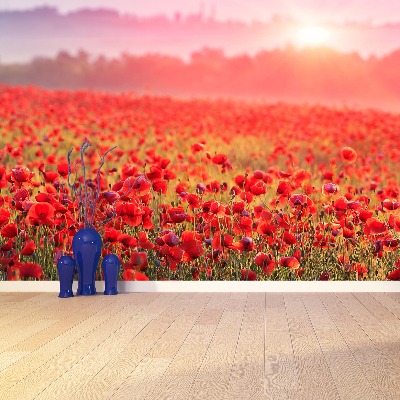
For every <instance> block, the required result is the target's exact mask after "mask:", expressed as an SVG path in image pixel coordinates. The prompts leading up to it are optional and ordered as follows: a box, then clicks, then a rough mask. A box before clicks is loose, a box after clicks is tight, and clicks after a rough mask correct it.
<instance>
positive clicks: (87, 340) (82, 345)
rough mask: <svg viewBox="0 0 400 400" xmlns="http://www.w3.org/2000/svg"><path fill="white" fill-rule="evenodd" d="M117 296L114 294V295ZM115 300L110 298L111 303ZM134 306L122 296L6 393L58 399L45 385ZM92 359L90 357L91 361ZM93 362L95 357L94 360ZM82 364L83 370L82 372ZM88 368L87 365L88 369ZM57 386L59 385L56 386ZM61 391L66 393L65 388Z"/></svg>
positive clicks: (93, 346)
mask: <svg viewBox="0 0 400 400" xmlns="http://www.w3.org/2000/svg"><path fill="white" fill-rule="evenodd" d="M175 296H176V295H175V294H170V295H169V296H168V297H169V298H170V299H171V300H172V299H173V298H174V297H175ZM115 297H116V296H115ZM114 302H115V300H114V301H113V303H114ZM131 306H133V304H132V299H131V298H130V297H129V296H121V297H119V298H118V301H117V302H116V303H115V304H113V307H112V309H113V311H112V312H110V313H105V314H104V315H103V316H102V317H103V318H97V319H96V322H98V320H99V319H101V323H100V324H98V325H97V326H96V327H95V328H94V329H92V330H91V331H90V332H87V333H86V334H84V335H82V336H81V338H80V339H79V340H77V341H76V342H75V343H74V345H73V346H71V347H70V348H67V349H65V350H64V351H62V352H61V353H60V354H58V355H57V357H55V358H53V359H51V360H49V361H48V362H46V363H45V364H43V365H41V366H40V367H39V368H37V369H35V371H34V372H33V373H31V374H30V375H29V376H27V377H26V378H25V379H24V380H23V381H20V382H18V383H17V384H16V385H15V386H13V387H12V388H11V389H9V391H8V393H9V395H10V396H11V398H22V397H23V398H24V399H33V398H37V396H38V395H39V394H40V393H41V392H43V391H45V397H44V398H53V399H54V398H58V397H59V396H58V394H59V392H58V391H57V389H56V394H50V397H46V396H47V393H48V392H47V391H46V388H47V387H48V386H50V385H51V384H52V382H54V381H57V380H58V379H59V378H60V376H61V375H63V374H67V373H68V372H69V371H70V369H72V368H73V366H74V365H75V364H77V363H79V362H80V360H81V359H82V358H83V357H86V356H87V355H88V354H89V353H91V352H92V351H93V350H94V349H96V348H99V346H100V345H101V343H102V342H103V341H104V340H105V339H106V338H108V337H109V336H110V335H111V334H112V333H113V332H114V331H115V330H116V326H117V327H119V324H120V323H121V321H122V320H123V319H124V315H125V314H126V313H127V311H128V310H129V307H131ZM92 361H93V360H92ZM94 361H95V360H94ZM85 370H86V369H85V367H84V371H85ZM89 370H90V368H89ZM56 387H57V388H58V386H56ZM61 394H64V395H65V394H68V388H66V389H65V390H64V391H63V390H61V393H60V395H61Z"/></svg>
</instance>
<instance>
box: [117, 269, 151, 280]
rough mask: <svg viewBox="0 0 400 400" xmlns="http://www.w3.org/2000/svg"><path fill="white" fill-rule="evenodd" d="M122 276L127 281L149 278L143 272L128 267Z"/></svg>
mask: <svg viewBox="0 0 400 400" xmlns="http://www.w3.org/2000/svg"><path fill="white" fill-rule="evenodd" d="M122 276H123V278H124V280H126V281H148V280H149V278H148V277H147V276H146V275H145V274H143V273H142V272H139V271H135V270H134V269H130V268H128V269H126V270H124V271H123V272H122Z"/></svg>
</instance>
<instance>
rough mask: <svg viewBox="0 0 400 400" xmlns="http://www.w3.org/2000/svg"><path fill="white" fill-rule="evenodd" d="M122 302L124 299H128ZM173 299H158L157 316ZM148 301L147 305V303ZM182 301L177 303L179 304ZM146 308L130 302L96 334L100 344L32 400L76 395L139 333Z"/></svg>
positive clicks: (82, 354)
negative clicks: (111, 321) (100, 339)
mask: <svg viewBox="0 0 400 400" xmlns="http://www.w3.org/2000/svg"><path fill="white" fill-rule="evenodd" d="M191 296H193V295H191ZM126 298H127V299H128V297H126ZM176 299H177V296H176V295H168V296H165V297H164V298H159V303H158V304H157V303H155V304H157V308H158V309H159V312H161V310H162V309H163V307H168V306H169V304H170V303H171V301H173V300H176ZM148 300H149V303H150V300H151V299H148ZM182 300H183V299H182ZM182 300H181V302H182V303H183V301H182ZM147 305H148V304H141V305H140V306H136V305H135V304H132V303H130V302H129V303H127V305H126V307H124V308H123V309H122V310H121V312H120V313H119V315H115V316H114V317H113V318H114V319H113V324H112V325H113V326H112V327H110V329H109V331H108V333H106V332H107V329H104V328H103V329H102V330H101V332H100V334H101V335H102V337H103V339H104V340H103V341H101V343H100V344H99V345H98V346H96V347H94V348H92V349H91V350H90V351H87V352H80V355H81V357H80V359H79V360H78V361H77V362H76V363H75V364H74V365H73V366H72V367H71V368H70V369H68V370H67V369H65V368H64V373H63V374H62V375H60V376H59V378H58V379H56V380H53V381H52V382H51V384H49V385H48V386H47V387H46V389H45V390H43V391H42V392H41V393H40V395H39V396H38V397H36V398H37V399H52V398H54V397H56V398H57V399H60V400H61V399H64V398H65V399H67V398H70V397H71V394H72V393H73V392H75V391H77V390H78V389H79V388H81V387H82V386H83V385H85V384H86V383H87V382H88V381H90V379H91V378H93V376H95V375H97V374H98V372H99V371H100V370H101V369H102V368H104V366H105V365H106V364H107V363H108V362H109V361H110V359H112V358H113V357H114V356H115V354H118V353H119V352H121V351H123V349H124V346H125V345H126V344H127V343H128V342H129V341H130V340H132V337H134V336H135V334H137V333H138V332H140V330H141V329H143V326H144V325H143V319H142V318H141V317H142V316H143V313H144V314H149V315H151V313H148V310H151V307H148V308H147V310H146V306H147ZM153 307H154V304H153ZM143 310H144V311H143ZM140 313H142V314H140ZM137 322H139V324H138V323H137ZM108 326H110V321H107V327H108ZM99 337H100V336H99Z"/></svg>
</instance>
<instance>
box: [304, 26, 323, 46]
mask: <svg viewBox="0 0 400 400" xmlns="http://www.w3.org/2000/svg"><path fill="white" fill-rule="evenodd" d="M328 39H329V31H328V30H327V29H326V28H323V27H322V26H303V27H302V28H300V29H299V30H298V32H297V37H296V40H297V42H298V44H299V45H301V46H320V45H323V44H325V43H326V42H327V41H328Z"/></svg>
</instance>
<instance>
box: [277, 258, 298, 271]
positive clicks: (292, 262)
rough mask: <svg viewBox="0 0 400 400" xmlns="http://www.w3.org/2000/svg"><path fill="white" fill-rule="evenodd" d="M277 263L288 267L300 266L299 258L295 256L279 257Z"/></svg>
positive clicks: (295, 267)
mask: <svg viewBox="0 0 400 400" xmlns="http://www.w3.org/2000/svg"><path fill="white" fill-rule="evenodd" d="M279 264H280V265H282V266H284V267H287V268H290V269H298V268H299V267H300V263H299V260H298V259H297V258H296V257H281V259H280V260H279Z"/></svg>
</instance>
